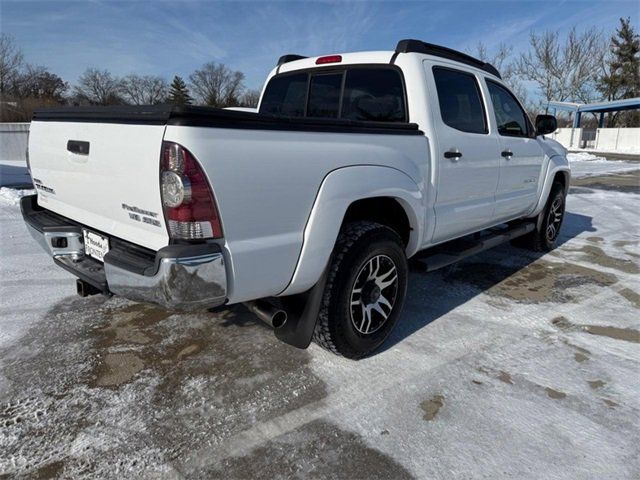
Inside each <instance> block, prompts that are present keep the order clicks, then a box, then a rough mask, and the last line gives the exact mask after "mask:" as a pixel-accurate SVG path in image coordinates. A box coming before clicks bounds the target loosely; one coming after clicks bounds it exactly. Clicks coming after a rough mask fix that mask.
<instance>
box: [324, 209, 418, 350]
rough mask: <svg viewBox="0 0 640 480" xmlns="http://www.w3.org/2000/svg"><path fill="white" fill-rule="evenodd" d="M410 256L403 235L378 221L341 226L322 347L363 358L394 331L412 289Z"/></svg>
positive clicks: (327, 290)
mask: <svg viewBox="0 0 640 480" xmlns="http://www.w3.org/2000/svg"><path fill="white" fill-rule="evenodd" d="M407 276H408V267H407V259H406V257H405V254H404V248H403V246H402V241H401V240H400V237H399V236H398V235H397V234H396V233H395V232H394V231H393V230H391V229H390V228H388V227H385V226H384V225H381V224H378V223H374V222H364V221H360V222H354V223H350V224H347V225H346V226H345V227H344V228H343V229H342V231H341V233H340V235H339V237H338V241H337V242H336V246H335V249H334V253H333V259H332V263H331V266H330V270H329V275H328V278H327V285H326V287H325V292H324V297H323V300H322V306H321V308H320V313H319V315H318V322H317V324H316V328H315V331H314V337H313V338H314V341H315V342H316V343H317V344H318V345H320V346H321V347H323V348H325V349H327V350H330V351H331V352H334V353H336V354H338V355H342V356H345V357H348V358H361V357H364V356H366V355H368V354H370V353H372V352H373V351H374V350H375V349H377V348H378V347H379V346H380V345H381V344H382V343H383V342H384V341H385V340H386V338H387V337H388V336H389V334H390V333H391V331H392V330H393V327H394V325H395V324H396V322H397V320H398V316H399V315H400V312H401V310H402V306H403V304H404V299H405V296H406V290H407Z"/></svg>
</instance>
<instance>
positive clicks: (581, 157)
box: [567, 152, 608, 163]
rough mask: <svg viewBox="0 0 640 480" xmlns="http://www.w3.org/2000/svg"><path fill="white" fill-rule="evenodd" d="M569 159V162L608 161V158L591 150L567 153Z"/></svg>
mask: <svg viewBox="0 0 640 480" xmlns="http://www.w3.org/2000/svg"><path fill="white" fill-rule="evenodd" d="M567 160H569V162H597V163H602V162H608V160H607V159H606V158H604V157H598V156H596V155H594V154H592V153H589V152H573V153H567Z"/></svg>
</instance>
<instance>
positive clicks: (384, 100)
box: [342, 68, 407, 122]
mask: <svg viewBox="0 0 640 480" xmlns="http://www.w3.org/2000/svg"><path fill="white" fill-rule="evenodd" d="M406 117H407V115H406V112H405V108H404V88H403V86H402V79H401V78H400V74H399V73H398V71H397V70H393V69H390V68H379V69H364V68H362V69H353V70H349V71H348V72H347V79H346V80H345V85H344V97H343V99H342V118H348V119H349V120H373V121H378V122H404V121H406Z"/></svg>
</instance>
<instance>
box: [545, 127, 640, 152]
mask: <svg viewBox="0 0 640 480" xmlns="http://www.w3.org/2000/svg"><path fill="white" fill-rule="evenodd" d="M549 137H551V138H553V139H554V140H557V141H558V142H560V143H561V144H562V146H564V147H565V148H587V149H590V150H596V151H600V152H619V153H640V128H598V129H597V130H595V138H594V131H593V130H587V129H583V128H559V129H558V130H556V131H555V132H553V133H552V134H551V135H549Z"/></svg>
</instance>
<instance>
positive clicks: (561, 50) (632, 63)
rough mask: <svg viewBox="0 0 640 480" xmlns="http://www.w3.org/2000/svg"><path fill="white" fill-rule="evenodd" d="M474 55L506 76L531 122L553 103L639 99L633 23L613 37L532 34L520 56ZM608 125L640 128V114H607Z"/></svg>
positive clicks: (639, 51)
mask: <svg viewBox="0 0 640 480" xmlns="http://www.w3.org/2000/svg"><path fill="white" fill-rule="evenodd" d="M475 54H476V56H477V57H479V58H480V59H482V60H484V61H487V62H489V63H492V64H493V65H494V66H495V67H496V68H497V69H498V70H499V71H500V72H501V74H502V77H503V79H504V80H505V82H506V83H507V84H509V85H510V87H511V88H512V89H513V90H514V92H515V93H516V94H517V95H518V97H519V98H520V99H521V100H522V101H523V103H524V104H525V107H526V108H527V110H528V111H529V113H530V115H531V116H532V117H533V116H535V114H536V113H540V112H541V111H543V110H544V108H545V106H546V104H547V103H548V102H549V101H552V100H555V101H560V102H577V103H592V102H600V101H608V100H620V99H625V98H633V97H640V36H639V35H638V34H637V33H636V32H635V30H634V27H633V25H631V19H630V18H621V19H620V24H619V26H618V28H617V29H616V30H615V32H614V33H613V35H611V36H610V37H605V36H604V34H603V32H602V31H601V30H598V29H596V28H590V29H586V30H583V31H580V32H579V31H577V29H576V28H575V27H574V28H572V29H571V30H569V32H568V33H567V34H566V36H564V37H561V36H560V33H559V32H557V31H556V32H553V31H547V32H543V33H536V32H530V34H529V49H528V50H527V51H525V52H522V53H520V54H519V55H513V52H512V48H511V47H510V46H508V45H505V44H501V45H499V47H498V48H497V49H496V51H495V52H493V53H489V52H488V51H487V49H486V47H485V46H484V45H483V44H479V45H478V46H477V48H476V52H475ZM525 85H529V86H531V85H533V86H534V87H535V90H536V92H537V93H538V95H539V96H538V101H537V102H534V101H533V100H532V99H530V98H529V95H528V94H527V89H526V88H525ZM559 114H560V113H559ZM560 115H562V114H560ZM559 123H560V124H561V125H562V124H563V123H564V124H569V119H568V118H559ZM582 124H583V125H584V126H587V127H588V126H592V127H595V126H596V125H597V117H596V115H595V114H593V115H592V116H591V117H590V118H583V122H582ZM605 125H606V126H607V127H640V112H638V111H637V110H636V111H627V112H613V113H608V114H607V115H606V124H605Z"/></svg>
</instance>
